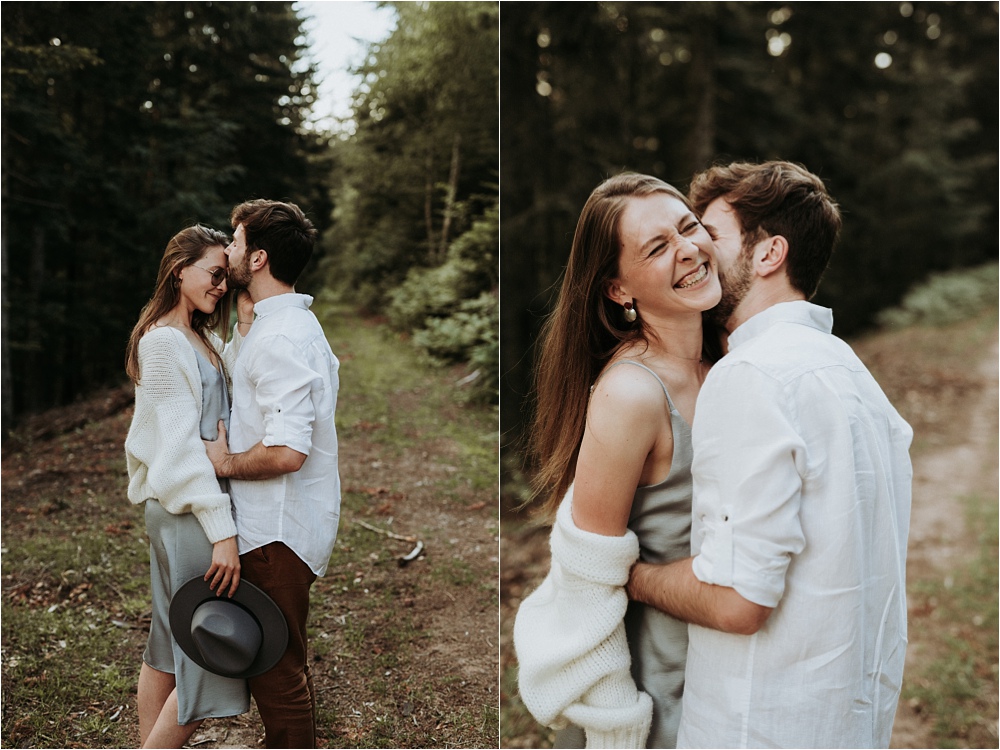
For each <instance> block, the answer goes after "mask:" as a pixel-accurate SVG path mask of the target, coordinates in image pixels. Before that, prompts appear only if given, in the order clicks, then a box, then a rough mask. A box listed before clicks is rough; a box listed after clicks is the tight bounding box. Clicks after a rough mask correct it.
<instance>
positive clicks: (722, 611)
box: [628, 557, 771, 635]
mask: <svg viewBox="0 0 1000 750" xmlns="http://www.w3.org/2000/svg"><path fill="white" fill-rule="evenodd" d="M693 559H694V558H691V557H689V558H687V559H685V560H677V561H676V562H672V563H668V564H666V565H653V564H651V563H643V562H639V563H636V564H635V565H634V566H633V568H632V574H631V576H630V577H629V581H628V595H629V598H630V599H632V600H634V601H638V602H642V603H643V604H648V605H649V606H651V607H655V608H656V609H658V610H660V611H661V612H665V613H667V614H668V615H671V616H672V617H675V618H677V619H678V620H683V621H684V622H688V623H692V624H694V625H702V626H704V627H706V628H712V629H714V630H722V631H725V632H727V633H737V634H741V635H752V634H753V633H756V632H757V631H758V630H759V629H760V628H761V626H763V624H764V623H765V622H766V621H767V618H768V615H770V613H771V608H770V607H763V606H761V605H759V604H754V603H753V602H751V601H748V600H747V599H744V598H743V597H742V596H740V594H738V593H737V592H736V590H735V589H731V588H729V587H727V586H713V585H712V584H708V583H702V582H701V581H699V580H698V579H697V578H696V577H695V574H694V570H693V569H692V567H691V563H692V560H693Z"/></svg>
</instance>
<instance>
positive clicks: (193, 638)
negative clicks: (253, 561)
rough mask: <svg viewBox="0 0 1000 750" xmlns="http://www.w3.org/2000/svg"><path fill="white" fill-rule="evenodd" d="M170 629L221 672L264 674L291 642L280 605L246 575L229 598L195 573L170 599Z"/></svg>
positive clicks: (194, 655)
mask: <svg viewBox="0 0 1000 750" xmlns="http://www.w3.org/2000/svg"><path fill="white" fill-rule="evenodd" d="M170 632H171V633H172V634H173V636H174V640H176V641H177V645H178V646H180V647H181V649H183V650H184V653H185V654H187V655H188V656H189V657H191V659H192V660H193V661H194V662H195V663H196V664H197V665H198V666H200V667H202V668H203V669H207V670H208V671H209V672H213V673H215V674H218V675H222V676H223V677H235V678H240V679H243V678H247V677H255V676H256V675H259V674H263V673H264V672H266V671H268V670H269V669H271V667H273V666H274V665H275V664H277V663H278V660H279V659H280V658H281V657H282V655H283V654H284V653H285V649H286V648H287V647H288V625H287V623H286V622H285V618H284V615H282V614H281V610H280V609H278V605H277V604H275V603H274V600H273V599H271V597H269V596H268V595H267V594H265V593H264V592H263V591H261V590H260V589H259V588H257V587H256V586H254V585H253V584H252V583H249V582H247V581H240V585H239V588H237V589H236V593H235V594H234V595H233V598H232V599H230V598H229V596H228V595H227V594H223V595H222V596H216V595H215V592H214V591H212V589H210V588H209V587H208V581H206V580H204V578H202V577H201V576H198V577H197V578H192V579H191V580H190V581H188V582H187V583H185V584H184V585H183V586H181V587H180V588H179V589H178V590H177V593H176V594H174V598H173V599H172V600H171V602H170Z"/></svg>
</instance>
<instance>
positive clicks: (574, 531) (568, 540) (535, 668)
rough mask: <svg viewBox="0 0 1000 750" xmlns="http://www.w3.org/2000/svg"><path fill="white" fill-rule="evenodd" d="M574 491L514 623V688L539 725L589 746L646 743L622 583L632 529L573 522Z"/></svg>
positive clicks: (634, 553)
mask: <svg viewBox="0 0 1000 750" xmlns="http://www.w3.org/2000/svg"><path fill="white" fill-rule="evenodd" d="M572 505H573V488H572V487H571V488H570V490H569V492H568V493H567V495H566V498H565V499H564V500H563V503H562V505H561V506H560V507H559V511H558V513H557V515H556V522H555V525H554V526H553V527H552V536H551V548H552V566H551V569H550V570H549V574H548V576H546V578H545V580H544V581H543V582H542V584H541V585H540V586H539V587H538V588H537V589H535V591H533V592H532V593H531V595H530V596H528V597H527V598H526V599H525V600H524V601H523V602H522V603H521V606H520V607H519V609H518V612H517V617H516V618H515V620H514V648H515V650H516V652H517V659H518V664H519V669H518V688H519V692H520V695H521V699H522V701H523V702H524V705H525V706H526V707H527V708H528V710H529V711H530V712H531V714H532V716H534V717H535V719H537V720H538V721H539V722H541V723H542V724H545V725H546V726H553V727H560V726H563V725H565V724H566V723H567V722H573V723H575V724H577V725H578V726H581V727H583V729H584V730H585V731H586V735H587V747H605V748H637V747H645V745H646V735H647V734H648V732H649V726H650V722H651V721H652V712H653V704H652V700H651V699H650V697H649V696H648V695H646V694H645V693H640V692H639V691H638V690H637V689H636V686H635V682H634V681H633V679H632V675H631V672H630V662H631V657H630V654H629V648H628V642H627V640H626V637H625V625H624V621H623V618H624V616H625V610H626V608H627V606H628V599H627V597H626V596H625V590H624V588H623V586H624V584H625V581H627V580H628V572H629V569H630V568H631V566H632V564H633V563H634V562H635V561H636V559H638V557H639V542H638V539H637V538H636V536H635V534H634V533H632V532H631V531H626V533H625V534H624V535H623V536H605V535H601V534H594V533H591V532H588V531H583V530H581V529H579V528H577V527H576V526H575V525H574V523H573V511H572Z"/></svg>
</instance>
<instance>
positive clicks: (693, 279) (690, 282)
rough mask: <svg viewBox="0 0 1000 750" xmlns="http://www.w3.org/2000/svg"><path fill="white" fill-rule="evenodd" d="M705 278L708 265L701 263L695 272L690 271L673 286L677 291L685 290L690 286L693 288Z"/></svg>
mask: <svg viewBox="0 0 1000 750" xmlns="http://www.w3.org/2000/svg"><path fill="white" fill-rule="evenodd" d="M706 276H708V264H707V263H702V264H701V266H700V267H699V268H698V270H697V271H692V272H691V273H689V274H688V275H687V276H685V277H684V278H683V279H681V280H680V281H679V282H678V283H676V284H674V286H675V287H676V288H677V289H687V288H688V287H690V286H694V285H695V284H697V283H698V282H699V281H702V280H703V279H704V278H705V277H706Z"/></svg>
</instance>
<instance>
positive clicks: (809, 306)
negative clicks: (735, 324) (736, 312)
mask: <svg viewBox="0 0 1000 750" xmlns="http://www.w3.org/2000/svg"><path fill="white" fill-rule="evenodd" d="M776 323H798V324H799V325H804V326H809V327H810V328H815V329H816V330H818V331H822V332H823V333H832V332H833V310H831V309H829V308H828V307H820V306H819V305H814V304H813V303H811V302H806V301H805V300H796V301H794V302H779V303H778V304H776V305H771V306H770V307H769V308H767V309H766V310H763V311H761V312H759V313H757V314H756V315H754V316H753V317H752V318H750V320H748V321H746V322H745V323H743V325H741V326H740V327H739V328H737V329H736V330H735V331H733V332H732V333H731V334H730V336H729V350H730V351H732V350H733V349H735V348H736V347H737V346H739V345H740V344H743V343H746V342H747V341H749V340H750V339H752V338H754V337H755V336H759V335H760V334H762V333H764V331H766V330H767V329H768V328H770V327H771V326H773V325H775V324H776Z"/></svg>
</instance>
